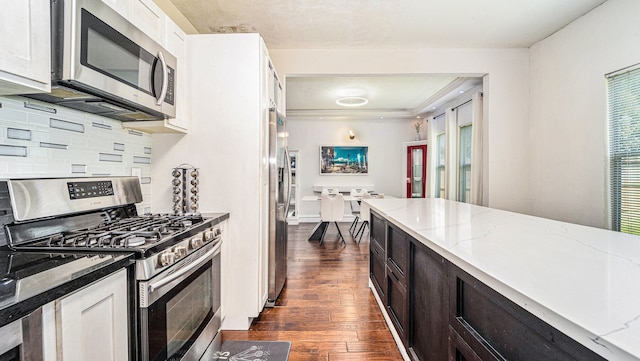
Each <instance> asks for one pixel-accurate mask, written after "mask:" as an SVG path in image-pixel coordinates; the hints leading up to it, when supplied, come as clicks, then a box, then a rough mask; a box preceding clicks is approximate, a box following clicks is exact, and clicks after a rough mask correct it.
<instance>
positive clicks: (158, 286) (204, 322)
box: [139, 242, 222, 361]
mask: <svg viewBox="0 0 640 361" xmlns="http://www.w3.org/2000/svg"><path fill="white" fill-rule="evenodd" d="M221 244H222V242H218V243H216V244H210V245H208V246H205V247H203V248H202V249H201V250H199V251H198V252H195V253H193V254H192V255H190V256H189V257H187V258H185V259H184V260H183V261H181V262H180V263H179V264H176V265H174V267H172V269H170V270H169V272H170V273H169V274H167V275H164V274H160V275H158V276H156V277H154V278H152V279H150V280H149V281H144V282H140V283H139V292H140V305H141V307H140V328H141V329H140V333H139V334H140V337H141V340H140V352H141V360H153V361H157V360H199V359H200V358H201V357H202V355H203V353H204V352H205V350H206V349H207V347H208V346H209V344H210V343H211V340H213V338H214V337H215V336H216V333H217V332H218V331H219V329H220V246H221ZM192 256H193V257H192ZM165 273H166V272H165Z"/></svg>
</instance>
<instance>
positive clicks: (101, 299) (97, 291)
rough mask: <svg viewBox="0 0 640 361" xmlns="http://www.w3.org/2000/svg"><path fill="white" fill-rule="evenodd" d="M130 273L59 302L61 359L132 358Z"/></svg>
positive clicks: (112, 360) (120, 273) (111, 360)
mask: <svg viewBox="0 0 640 361" xmlns="http://www.w3.org/2000/svg"><path fill="white" fill-rule="evenodd" d="M127 300H128V297H127V272H126V270H124V269H123V270H120V271H118V272H116V273H114V274H113V275H110V276H108V277H106V278H103V279H102V280H100V281H97V282H95V283H93V284H91V285H89V286H87V287H85V288H83V289H81V290H79V291H77V292H75V293H72V294H70V295H69V296H66V297H64V298H62V299H60V300H58V301H56V318H57V340H58V341H57V344H58V356H59V357H58V360H61V361H86V360H92V361H122V360H128V359H129V335H128V324H129V312H128V301H127Z"/></svg>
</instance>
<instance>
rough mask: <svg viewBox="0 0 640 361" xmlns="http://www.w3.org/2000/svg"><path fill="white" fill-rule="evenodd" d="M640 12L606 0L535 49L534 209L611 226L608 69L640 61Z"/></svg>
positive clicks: (620, 0) (637, 6) (633, 4)
mask: <svg viewBox="0 0 640 361" xmlns="http://www.w3.org/2000/svg"><path fill="white" fill-rule="evenodd" d="M638 14H640V1H637V0H609V1H607V2H606V3H604V4H603V5H601V6H600V7H598V8H596V9H595V10H593V11H591V12H590V13H588V14H587V15H585V16H583V17H582V18H580V19H578V20H576V21H574V22H573V23H571V24H569V25H568V26H567V27H565V28H564V29H562V30H561V31H559V32H557V33H555V34H554V35H553V36H551V37H549V38H547V39H545V40H543V41H541V42H539V43H537V44H535V45H534V46H533V47H532V48H531V93H530V94H531V103H530V118H531V126H530V128H529V139H528V143H529V154H530V161H529V163H530V166H531V169H530V172H529V174H530V177H531V182H530V188H529V189H530V191H529V194H530V202H531V207H530V213H533V214H536V215H541V216H544V217H548V218H553V219H559V220H563V221H568V222H574V223H580V224H585V225H591V226H595V227H607V226H608V219H607V218H608V216H607V209H608V208H609V205H608V203H607V201H606V198H607V197H606V188H607V185H606V182H607V164H606V156H607V99H606V97H607V95H606V81H605V74H607V73H610V72H613V71H616V70H618V69H621V68H624V67H628V66H630V65H633V64H636V63H640V22H639V21H638Z"/></svg>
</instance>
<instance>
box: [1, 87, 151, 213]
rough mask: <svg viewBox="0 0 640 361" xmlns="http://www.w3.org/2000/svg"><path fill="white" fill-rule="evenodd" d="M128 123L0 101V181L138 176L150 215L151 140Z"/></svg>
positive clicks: (32, 102)
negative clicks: (130, 127) (128, 126)
mask: <svg viewBox="0 0 640 361" xmlns="http://www.w3.org/2000/svg"><path fill="white" fill-rule="evenodd" d="M123 125H126V123H123V122H120V121H117V120H113V119H109V118H105V117H101V116H98V115H94V114H89V113H84V112H81V111H77V110H74V109H69V108H65V107H60V106H56V105H53V104H48V103H43V102H39V101H36V100H32V99H27V98H22V97H17V96H5V97H0V178H42V177H92V176H123V175H131V174H132V172H138V171H139V173H140V175H141V176H140V181H141V182H140V183H141V186H142V196H143V199H144V201H143V202H142V203H141V204H138V212H140V213H146V212H149V211H150V210H151V161H152V156H151V135H150V134H147V133H143V132H140V131H136V130H130V129H126V128H125V127H123Z"/></svg>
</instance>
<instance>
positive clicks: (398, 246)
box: [387, 225, 409, 287]
mask: <svg viewBox="0 0 640 361" xmlns="http://www.w3.org/2000/svg"><path fill="white" fill-rule="evenodd" d="M387 265H388V266H389V267H391V268H392V269H393V270H394V272H395V274H396V276H397V277H398V279H399V281H400V282H401V283H402V284H403V285H404V286H405V287H406V285H407V273H408V272H407V271H408V268H409V240H408V239H407V235H406V234H405V233H404V232H402V231H401V230H400V229H398V228H396V227H395V226H391V225H390V226H389V230H388V231H387Z"/></svg>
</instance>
